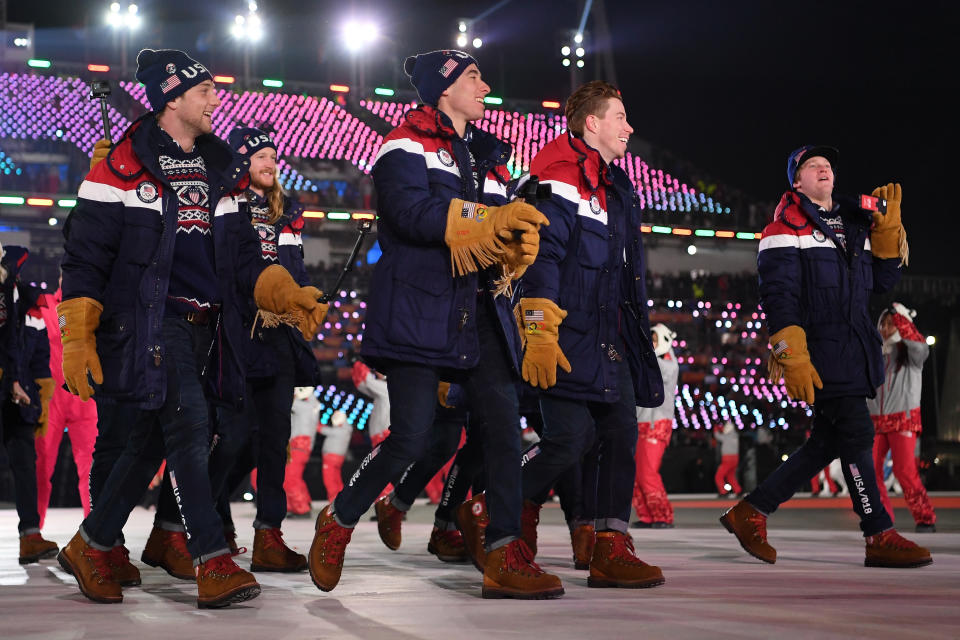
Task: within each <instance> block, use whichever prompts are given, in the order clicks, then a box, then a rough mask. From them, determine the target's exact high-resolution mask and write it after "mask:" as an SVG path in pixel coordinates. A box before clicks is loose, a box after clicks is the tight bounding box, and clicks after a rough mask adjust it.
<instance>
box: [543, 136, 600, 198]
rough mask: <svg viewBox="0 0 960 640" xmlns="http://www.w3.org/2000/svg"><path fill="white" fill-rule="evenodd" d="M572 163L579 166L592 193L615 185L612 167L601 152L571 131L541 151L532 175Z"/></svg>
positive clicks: (558, 137) (555, 139)
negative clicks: (562, 163)
mask: <svg viewBox="0 0 960 640" xmlns="http://www.w3.org/2000/svg"><path fill="white" fill-rule="evenodd" d="M571 161H573V162H576V163H577V165H579V167H580V175H581V176H583V179H584V181H585V182H586V183H587V188H588V189H589V190H590V191H596V190H597V188H598V187H599V186H600V185H605V186H608V185H612V184H613V183H614V177H613V175H612V173H611V167H610V165H608V164H607V163H606V162H605V161H604V160H603V158H602V157H601V156H600V152H599V151H597V150H596V149H594V148H593V147H591V146H590V145H588V144H587V143H586V142H585V141H584V140H583V138H578V137H577V136H575V135H573V133H571V132H570V131H569V130H568V131H567V134H566V135H564V136H557V137H556V138H554V140H553V141H552V142H550V143H549V144H547V145H546V146H544V147H543V149H541V150H540V153H538V154H537V155H536V156H535V157H534V159H533V162H532V163H531V165H530V173H531V174H539V173H542V172H543V170H544V169H546V168H547V167H549V166H550V165H552V164H554V163H557V162H571Z"/></svg>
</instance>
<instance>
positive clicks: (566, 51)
mask: <svg viewBox="0 0 960 640" xmlns="http://www.w3.org/2000/svg"><path fill="white" fill-rule="evenodd" d="M560 55H562V56H564V57H566V56H568V55H570V47H568V46H567V45H563V46H562V47H560Z"/></svg>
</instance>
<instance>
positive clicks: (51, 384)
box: [34, 378, 57, 436]
mask: <svg viewBox="0 0 960 640" xmlns="http://www.w3.org/2000/svg"><path fill="white" fill-rule="evenodd" d="M34 383H36V385H37V389H39V391H40V419H39V420H38V421H37V428H36V434H37V435H38V436H45V435H47V420H48V418H49V417H50V401H51V400H52V399H53V390H54V389H55V388H56V386H57V383H56V382H55V381H54V380H53V378H37V379H36V380H34Z"/></svg>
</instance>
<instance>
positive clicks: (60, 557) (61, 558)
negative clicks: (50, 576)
mask: <svg viewBox="0 0 960 640" xmlns="http://www.w3.org/2000/svg"><path fill="white" fill-rule="evenodd" d="M57 562H58V563H60V568H61V569H63V570H64V571H66V572H67V573H69V574H70V575H72V576H73V577H74V579H76V581H77V587H79V588H80V593H82V594H83V595H84V596H86V597H87V598H88V599H90V600H93V601H94V602H100V603H103V604H117V603H120V602H123V594H120V596H119V597H117V598H105V597H103V596H97V595H92V594H90V593H87V590H86V589H84V588H83V584H82V583H81V582H80V579H79V578H77V573H76V572H75V571H74V570H73V565H72V564H70V560H68V559H67V556H65V555H64V553H63V551H61V552H60V553H58V554H57Z"/></svg>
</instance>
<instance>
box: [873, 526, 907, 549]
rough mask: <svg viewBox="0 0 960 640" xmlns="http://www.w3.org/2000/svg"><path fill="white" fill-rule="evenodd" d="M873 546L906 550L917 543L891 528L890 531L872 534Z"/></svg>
mask: <svg viewBox="0 0 960 640" xmlns="http://www.w3.org/2000/svg"><path fill="white" fill-rule="evenodd" d="M873 546H876V547H890V548H892V549H902V550H906V549H913V548H914V547H916V546H917V545H916V544H914V543H913V542H910V541H909V540H907V539H906V538H904V537H903V536H901V535H900V534H899V533H897V530H896V529H891V530H890V531H884V532H883V533H878V534H877V535H876V536H874V537H873Z"/></svg>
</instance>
